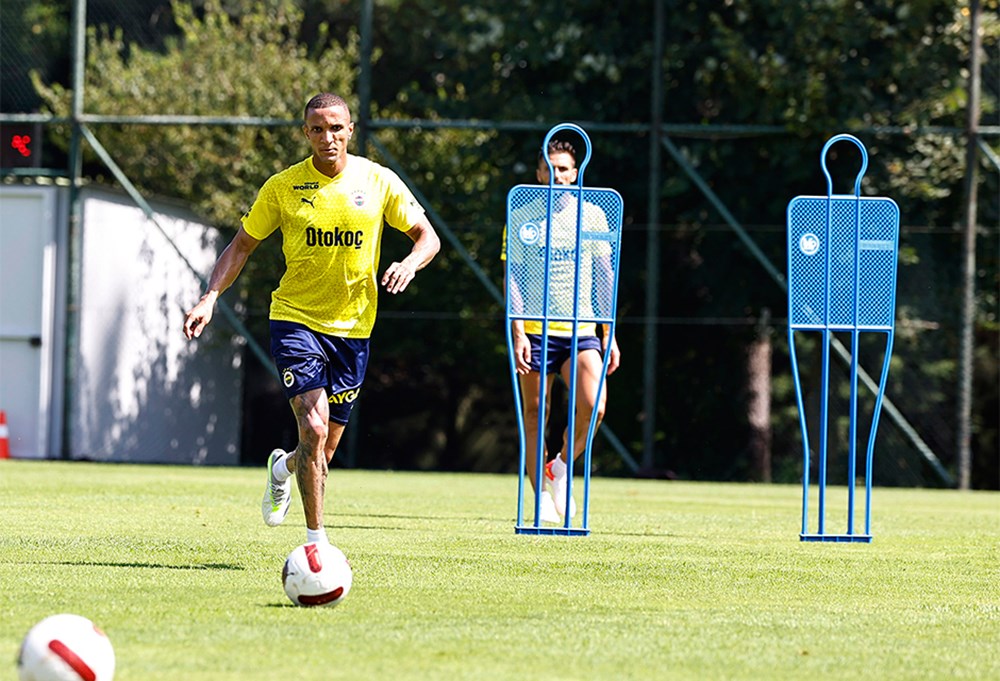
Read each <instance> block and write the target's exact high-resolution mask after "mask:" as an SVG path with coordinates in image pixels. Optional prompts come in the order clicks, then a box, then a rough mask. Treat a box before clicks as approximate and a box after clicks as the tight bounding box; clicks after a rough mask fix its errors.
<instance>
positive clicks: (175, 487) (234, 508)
mask: <svg viewBox="0 0 1000 681" xmlns="http://www.w3.org/2000/svg"><path fill="white" fill-rule="evenodd" d="M262 486H263V475H262V470H251V469H243V468H195V467H164V466H127V465H110V464H86V463H59V462H25V461H3V462H0V518H2V526H0V527H2V529H0V587H2V588H0V612H2V613H3V618H2V620H0V678H5V679H6V678H14V677H15V672H14V660H15V657H16V654H17V648H18V645H19V643H20V640H21V638H22V636H23V635H24V633H25V632H26V631H27V630H28V629H29V628H30V626H31V625H32V624H34V623H35V622H36V621H38V620H40V619H41V618H43V617H44V616H46V615H49V614H53V613H56V612H75V613H78V614H82V615H86V616H88V617H90V618H91V619H93V620H94V621H95V622H97V623H98V624H99V625H100V626H101V627H102V628H103V629H104V630H105V631H106V632H107V634H108V635H109V636H110V638H111V640H112V642H113V644H114V646H115V651H116V654H117V657H118V671H117V674H116V677H115V678H116V680H117V681H157V680H166V679H170V680H184V681H196V680H206V681H208V680H211V681H226V680H230V679H232V680H234V681H235V680H237V679H239V680H241V681H245V680H250V681H256V680H257V679H260V680H262V681H263V680H265V679H278V678H281V679H292V680H296V681H299V680H313V679H315V680H320V679H323V680H326V679H390V680H391V681H403V680H404V679H802V678H819V679H879V680H883V679H990V678H992V679H996V678H1000V495H998V494H995V493H979V492H977V493H959V492H954V491H931V490H903V489H880V488H876V490H875V492H874V504H873V516H874V523H873V532H874V534H875V540H874V542H873V543H872V544H868V545H865V544H803V543H800V542H799V540H798V531H799V523H800V490H799V488H797V487H793V486H781V485H773V486H769V485H734V484H707V483H680V482H660V481H642V480H622V479H601V478H595V479H594V481H593V489H592V498H591V520H590V527H591V530H592V534H591V535H590V536H589V537H544V536H543V537H537V536H524V535H515V534H514V532H513V526H514V518H515V513H516V509H515V506H516V488H517V481H516V477H514V476H493V475H451V474H411V473H391V472H370V471H367V472H362V471H343V470H335V471H333V472H332V473H331V479H330V483H329V484H328V491H327V494H328V504H327V506H328V513H327V531H328V533H329V535H330V538H331V541H332V542H333V543H335V544H336V545H338V546H339V547H341V548H342V549H343V550H344V551H345V553H347V555H348V557H349V558H350V560H351V563H352V565H353V568H354V587H353V589H352V591H351V593H350V596H349V597H348V598H347V599H346V600H345V602H344V603H343V604H342V605H341V606H339V607H337V608H334V609H314V610H309V609H303V608H296V607H293V606H292V605H291V604H290V603H289V602H288V600H287V599H286V597H285V594H284V592H283V591H282V588H281V583H280V581H281V580H280V572H281V565H282V563H283V561H284V558H285V555H286V554H287V553H288V552H289V551H290V550H291V549H292V548H294V547H295V546H296V545H297V544H300V543H302V542H303V541H304V539H305V530H304V526H303V522H302V511H301V505H300V504H299V501H298V498H297V497H296V499H295V501H294V502H293V505H292V510H291V513H290V515H289V517H288V520H287V521H286V523H285V525H283V526H282V527H279V528H267V527H265V526H264V525H263V523H262V522H261V520H260V511H259V499H260V493H261V491H262ZM840 492H843V490H840ZM831 522H832V520H831ZM838 522H839V518H838ZM4 669H6V670H7V671H4Z"/></svg>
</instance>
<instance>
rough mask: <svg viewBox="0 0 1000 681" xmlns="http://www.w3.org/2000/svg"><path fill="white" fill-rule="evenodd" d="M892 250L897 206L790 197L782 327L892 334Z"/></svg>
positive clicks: (864, 200) (894, 252)
mask: <svg viewBox="0 0 1000 681" xmlns="http://www.w3.org/2000/svg"><path fill="white" fill-rule="evenodd" d="M828 209H829V215H830V220H829V233H828V232H827V210H828ZM898 248H899V208H898V207H897V206H896V204H895V203H894V202H893V201H892V200H891V199H885V198H868V197H862V198H861V199H860V201H859V200H858V199H856V198H855V197H853V196H834V197H830V198H828V197H825V196H800V197H796V198H795V199H792V201H791V202H790V203H789V204H788V301H789V311H788V314H789V324H790V325H791V326H792V328H799V329H808V328H814V329H815V328H826V327H829V328H834V329H844V330H849V329H853V328H858V329H871V330H885V329H889V328H892V327H893V325H894V316H895V291H896V263H897V251H898ZM855 249H857V252H856V253H855ZM855 258H857V262H855ZM855 287H857V316H856V317H855V309H854V301H855V298H854V297H855ZM827 295H829V312H828V313H827Z"/></svg>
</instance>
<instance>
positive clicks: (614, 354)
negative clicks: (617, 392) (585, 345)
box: [604, 338, 622, 376]
mask: <svg viewBox="0 0 1000 681" xmlns="http://www.w3.org/2000/svg"><path fill="white" fill-rule="evenodd" d="M604 351H605V352H610V353H611V356H610V357H609V358H608V376H610V375H611V374H613V373H615V369H617V368H618V365H619V364H621V359H622V353H621V351H620V350H619V349H618V341H617V340H615V339H614V338H612V339H611V348H610V349H609V348H608V347H607V344H605V348H604Z"/></svg>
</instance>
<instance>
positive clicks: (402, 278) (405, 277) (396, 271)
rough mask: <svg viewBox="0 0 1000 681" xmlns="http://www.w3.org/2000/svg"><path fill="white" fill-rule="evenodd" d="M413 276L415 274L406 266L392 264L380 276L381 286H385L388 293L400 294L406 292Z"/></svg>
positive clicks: (399, 263) (415, 274)
mask: <svg viewBox="0 0 1000 681" xmlns="http://www.w3.org/2000/svg"><path fill="white" fill-rule="evenodd" d="M415 276H417V273H416V272H415V271H414V270H413V269H412V268H410V267H409V266H408V265H404V264H403V263H401V262H394V263H392V264H391V265H389V269H387V270H386V271H385V274H383V275H382V286H385V290H386V291H388V292H389V293H400V292H401V291H405V290H406V287H407V286H409V285H410V282H411V281H413V278H414V277H415Z"/></svg>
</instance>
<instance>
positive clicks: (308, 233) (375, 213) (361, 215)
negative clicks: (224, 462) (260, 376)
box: [184, 93, 441, 542]
mask: <svg viewBox="0 0 1000 681" xmlns="http://www.w3.org/2000/svg"><path fill="white" fill-rule="evenodd" d="M302 130H303V132H304V133H305V136H306V139H308V141H309V144H310V146H311V147H312V156H310V157H309V158H307V159H306V160H304V161H302V162H301V163H297V164H295V165H293V166H291V167H289V168H286V169H285V170H283V171H282V172H280V173H277V174H276V175H273V176H272V177H270V178H269V179H268V180H267V181H266V182H265V183H264V185H263V186H262V187H261V188H260V191H259V192H258V194H257V198H256V200H255V201H254V203H253V205H252V206H251V208H250V210H249V211H247V213H246V215H244V216H243V221H242V226H241V227H240V228H239V230H237V232H236V236H235V237H233V240H232V241H231V242H230V243H229V245H228V246H227V247H226V249H225V250H224V251H223V252H222V254H221V255H220V256H219V259H218V261H216V263H215V267H214V268H213V270H212V275H211V278H210V279H209V283H208V291H206V292H205V295H203V296H202V297H201V300H200V301H198V303H197V304H196V305H195V306H194V307H193V308H191V310H190V311H189V312H188V314H187V318H186V319H185V321H184V335H185V336H186V337H187V338H188V339H192V338H197V337H198V336H200V335H201V333H202V331H203V330H204V328H205V326H206V325H207V324H208V323H209V322H210V321H211V320H212V314H213V310H214V308H215V302H216V299H217V298H218V297H219V295H220V294H221V293H222V292H223V291H225V290H226V289H227V288H229V287H230V286H231V285H232V283H233V282H234V281H235V280H236V277H237V276H238V275H239V273H240V271H241V270H242V269H243V266H244V265H245V264H246V262H247V259H248V258H249V257H250V254H251V253H253V252H254V250H255V249H256V248H257V246H258V245H259V244H260V242H261V241H263V240H264V239H266V238H267V237H268V236H269V235H271V234H272V233H274V231H275V230H281V236H282V250H283V252H284V257H285V273H284V275H283V276H282V278H281V282H280V283H279V284H278V288H277V289H276V290H275V291H274V292H273V293H272V294H271V312H270V319H271V354H272V356H273V357H274V361H275V364H276V366H277V368H278V372H279V374H280V376H281V380H282V383H283V384H284V387H285V395H286V397H287V398H288V400H289V403H290V404H291V407H292V411H293V412H294V414H295V419H296V421H297V423H298V436H299V442H298V446H297V447H296V448H295V450H294V451H292V452H287V453H286V452H284V451H282V450H280V449H275V450H274V451H273V452H271V455H270V457H269V458H268V462H267V468H268V479H267V486H266V488H265V493H264V499H263V502H262V505H261V511H262V514H263V516H264V522H265V523H266V524H268V525H272V526H273V525H278V524H280V523H281V522H282V521H283V520H284V519H285V516H286V515H287V513H288V506H289V502H290V500H291V476H292V475H294V476H295V478H296V480H297V482H298V487H299V495H300V496H301V498H302V506H303V511H304V513H305V520H306V539H307V541H310V542H312V541H327V537H326V531H325V529H324V527H323V502H324V493H325V487H326V477H327V470H328V469H327V466H328V464H329V462H330V460H331V459H332V458H333V455H334V453H335V452H336V451H337V445H338V444H339V442H340V438H341V436H342V435H343V432H344V427H345V426H346V425H347V420H348V416H349V415H350V413H351V408H352V407H353V405H354V401H355V399H357V396H358V393H359V391H360V389H361V383H362V380H363V379H364V375H365V369H366V368H367V366H368V339H369V337H370V336H371V331H372V326H373V325H374V324H375V313H376V306H377V298H378V283H379V278H378V273H377V268H378V264H379V252H380V247H381V243H382V229H383V224H388V225H389V226H391V227H393V228H394V229H397V230H399V231H400V232H403V233H404V234H406V236H408V237H409V238H410V239H411V240H412V241H413V247H412V249H411V250H410V253H409V255H407V256H406V257H405V258H403V259H402V260H400V261H399V262H394V263H392V264H391V265H389V267H388V268H387V269H386V271H385V273H384V274H383V275H382V277H381V285H382V286H384V287H385V289H386V291H388V292H389V293H394V294H395V293H400V292H402V291H404V290H405V289H406V287H407V286H408V285H409V283H410V282H411V281H413V278H414V276H415V275H416V273H417V272H418V271H419V270H421V269H423V268H424V267H425V266H426V265H427V264H428V263H429V262H430V261H431V259H432V258H433V257H434V256H435V254H437V252H438V250H439V249H440V247H441V243H440V241H439V239H438V236H437V234H436V233H435V231H434V228H433V227H431V224H430V222H428V220H427V218H426V216H425V215H424V210H423V208H421V207H420V205H419V204H418V203H417V201H416V199H414V198H413V195H412V194H411V193H410V191H409V189H407V187H406V185H405V184H404V183H403V182H402V180H400V179H399V177H398V176H397V175H396V174H395V173H394V172H392V171H391V170H389V169H388V168H384V167H382V166H380V165H378V164H376V163H373V162H372V161H369V160H367V159H365V158H362V157H360V156H354V155H352V154H349V153H348V152H347V145H348V142H350V139H351V134H352V133H353V132H354V123H353V122H352V121H351V113H350V110H349V109H348V106H347V103H346V102H345V101H344V100H343V99H342V98H341V97H338V96H337V95H333V94H329V93H323V94H319V95H316V96H315V97H313V98H312V99H310V100H309V102H308V103H307V104H306V107H305V122H304V125H303V126H302Z"/></svg>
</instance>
